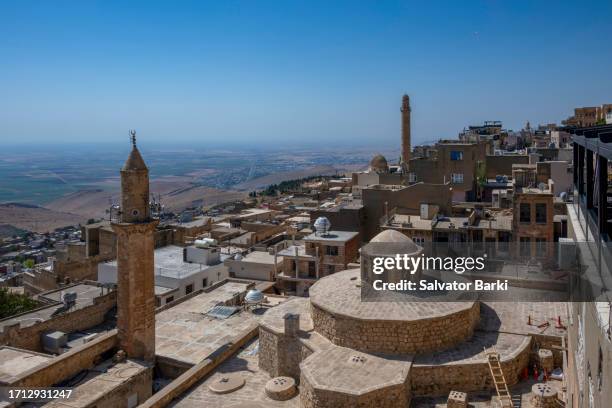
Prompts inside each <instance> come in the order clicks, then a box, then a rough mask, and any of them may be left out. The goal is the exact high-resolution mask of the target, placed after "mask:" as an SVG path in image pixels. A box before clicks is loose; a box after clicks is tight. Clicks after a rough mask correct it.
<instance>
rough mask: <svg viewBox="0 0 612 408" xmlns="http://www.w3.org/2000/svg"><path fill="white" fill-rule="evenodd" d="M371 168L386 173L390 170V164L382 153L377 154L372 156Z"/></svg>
mask: <svg viewBox="0 0 612 408" xmlns="http://www.w3.org/2000/svg"><path fill="white" fill-rule="evenodd" d="M370 170H372V171H375V172H377V173H386V172H388V171H389V164H388V163H387V159H385V156H383V155H382V154H377V155H376V156H374V157H372V160H370Z"/></svg>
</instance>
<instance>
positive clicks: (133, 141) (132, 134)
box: [130, 129, 136, 147]
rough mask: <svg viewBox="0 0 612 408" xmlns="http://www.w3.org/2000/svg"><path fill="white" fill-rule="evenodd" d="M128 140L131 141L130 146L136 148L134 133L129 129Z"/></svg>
mask: <svg viewBox="0 0 612 408" xmlns="http://www.w3.org/2000/svg"><path fill="white" fill-rule="evenodd" d="M130 140H131V141H132V146H133V147H136V131H135V130H134V129H130Z"/></svg>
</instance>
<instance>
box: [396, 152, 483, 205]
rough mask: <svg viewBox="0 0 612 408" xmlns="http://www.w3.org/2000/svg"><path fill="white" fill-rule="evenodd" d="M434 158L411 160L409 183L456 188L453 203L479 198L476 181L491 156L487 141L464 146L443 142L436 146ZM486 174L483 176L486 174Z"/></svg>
mask: <svg viewBox="0 0 612 408" xmlns="http://www.w3.org/2000/svg"><path fill="white" fill-rule="evenodd" d="M436 149H437V150H438V154H437V155H436V157H435V158H427V159H425V158H415V159H413V160H411V163H410V172H409V173H408V180H409V182H424V183H428V184H443V183H447V182H450V183H451V185H452V187H453V201H474V200H475V199H476V196H477V178H478V174H479V172H482V171H481V170H480V169H482V170H484V168H485V160H486V155H487V154H491V144H490V142H488V141H481V142H478V143H463V142H455V141H442V142H439V143H436ZM483 175H484V174H483Z"/></svg>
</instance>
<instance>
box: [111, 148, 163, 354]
mask: <svg viewBox="0 0 612 408" xmlns="http://www.w3.org/2000/svg"><path fill="white" fill-rule="evenodd" d="M157 223H158V221H157V220H154V219H152V218H151V215H150V208H149V169H148V168H147V166H146V165H145V163H144V160H143V159H142V156H141V155H140V152H139V151H138V148H137V147H136V143H135V140H133V146H132V151H131V153H130V155H129V157H128V159H127V161H126V162H125V164H124V166H123V168H122V169H121V213H120V217H119V220H118V222H114V223H113V224H112V227H113V230H114V231H115V233H116V234H117V270H118V274H117V310H118V313H117V328H118V338H119V347H121V348H122V349H123V350H124V351H125V352H126V353H127V355H128V357H131V358H137V359H141V360H145V361H149V362H153V360H154V358H155V289H154V288H155V279H154V272H153V271H154V256H153V251H154V248H155V244H154V232H155V227H156V226H157Z"/></svg>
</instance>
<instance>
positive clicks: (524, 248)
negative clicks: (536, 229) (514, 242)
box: [519, 237, 531, 256]
mask: <svg viewBox="0 0 612 408" xmlns="http://www.w3.org/2000/svg"><path fill="white" fill-rule="evenodd" d="M519 249H520V254H521V256H529V255H531V237H521V243H520V248H519Z"/></svg>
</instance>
